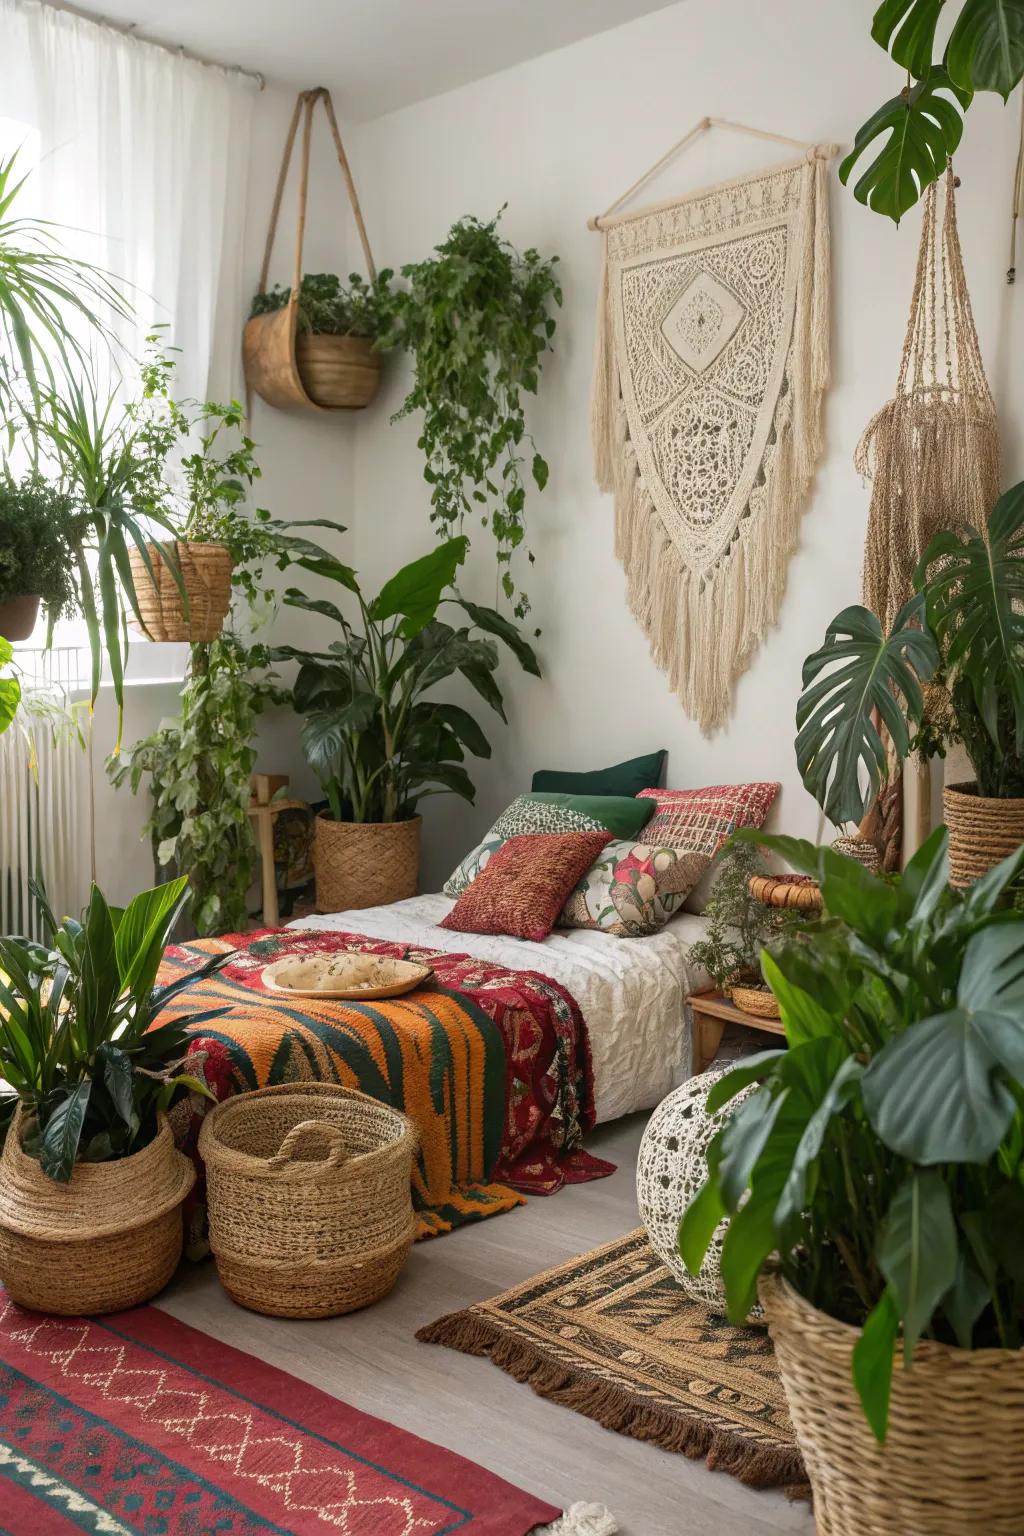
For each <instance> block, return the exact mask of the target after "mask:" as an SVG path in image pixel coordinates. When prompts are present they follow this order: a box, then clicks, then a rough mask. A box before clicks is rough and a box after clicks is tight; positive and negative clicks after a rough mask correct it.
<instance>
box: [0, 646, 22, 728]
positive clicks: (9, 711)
mask: <svg viewBox="0 0 1024 1536" xmlns="http://www.w3.org/2000/svg"><path fill="white" fill-rule="evenodd" d="M13 656H14V647H13V646H12V645H11V642H10V641H9V640H5V639H4V637H3V635H0V673H4V672H6V671H7V668H8V667H9V666H10V665H11V661H12V658H13ZM20 702H21V684H20V683H19V681H18V679H17V678H16V677H3V676H0V736H2V735H3V733H4V731H6V729H7V727H8V726H9V725H12V724H13V723H14V717H15V715H16V714H17V713H18V705H19V703H20Z"/></svg>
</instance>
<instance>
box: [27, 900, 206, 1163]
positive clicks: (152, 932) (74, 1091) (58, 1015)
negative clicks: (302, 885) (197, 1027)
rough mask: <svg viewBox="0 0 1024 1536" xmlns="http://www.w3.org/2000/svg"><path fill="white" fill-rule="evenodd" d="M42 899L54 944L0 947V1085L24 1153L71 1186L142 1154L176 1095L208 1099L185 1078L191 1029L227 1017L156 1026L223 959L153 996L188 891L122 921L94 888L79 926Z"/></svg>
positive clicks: (123, 913)
mask: <svg viewBox="0 0 1024 1536" xmlns="http://www.w3.org/2000/svg"><path fill="white" fill-rule="evenodd" d="M35 895H36V898H37V900H38V901H39V903H40V909H41V911H42V914H43V919H44V923H45V927H46V933H47V943H46V944H36V943H34V942H32V941H31V940H27V939H20V938H0V1075H2V1077H3V1078H4V1079H5V1080H6V1082H7V1083H8V1084H10V1087H11V1088H12V1089H13V1090H14V1092H15V1093H16V1094H17V1096H18V1098H19V1099H20V1101H21V1103H22V1105H23V1106H24V1107H25V1109H26V1110H27V1111H28V1112H29V1115H30V1117H31V1119H30V1124H29V1127H28V1129H27V1132H26V1135H25V1138H24V1148H25V1151H26V1152H28V1153H29V1154H30V1155H32V1156H35V1157H38V1159H39V1162H40V1166H41V1167H42V1170H43V1172H44V1173H45V1174H47V1175H48V1176H49V1177H50V1178H52V1179H56V1180H58V1181H61V1182H66V1181H67V1180H68V1179H70V1178H71V1175H72V1172H73V1171H74V1166H75V1162H76V1161H78V1160H81V1161H86V1162H105V1161H107V1160H109V1159H111V1158H117V1157H126V1156H128V1155H129V1154H130V1153H131V1152H132V1151H134V1150H136V1149H138V1148H139V1147H141V1146H144V1145H145V1144H146V1142H147V1141H149V1140H150V1139H151V1138H152V1136H153V1135H154V1134H155V1131H156V1116H157V1114H158V1112H160V1111H162V1110H165V1109H166V1108H167V1107H168V1106H169V1105H170V1103H171V1101H172V1099H173V1098H174V1096H175V1094H176V1093H178V1092H179V1091H180V1090H181V1089H183V1088H184V1089H189V1090H192V1091H194V1092H202V1093H205V1092H207V1090H206V1088H205V1086H204V1085H203V1084H202V1083H200V1082H199V1081H198V1080H197V1079H195V1078H192V1077H190V1076H188V1075H187V1074H186V1073H184V1072H183V1071H182V1070H181V1068H182V1063H183V1060H184V1057H185V1054H186V1050H187V1045H188V1028H189V1026H190V1025H194V1024H198V1023H202V1022H205V1021H206V1020H209V1019H212V1018H216V1017H219V1016H220V1015H221V1014H222V1013H224V1012H225V1009H223V1008H217V1009H213V1010H204V1011H201V1012H199V1013H196V1014H193V1015H192V1016H191V1017H184V1018H176V1019H175V1020H174V1021H173V1022H171V1023H168V1024H164V1025H159V1026H157V1027H154V1026H156V1025H157V1021H158V1020H159V1017H160V1014H161V1013H162V1012H163V1010H164V1009H165V1008H166V1007H167V1005H168V1004H169V1003H170V1002H171V1001H172V999H173V998H175V997H177V995H178V994H179V993H180V992H181V991H182V990H183V989H184V988H185V987H187V986H189V985H190V984H191V983H192V982H194V981H198V980H200V979H201V978H202V977H204V976H207V975H209V974H210V973H211V972H212V971H214V970H216V969H217V968H218V967H219V966H221V965H223V964H224V962H225V960H226V959H227V956H226V955H216V956H213V957H212V958H211V959H210V960H208V961H207V962H206V963H205V964H203V965H202V966H200V967H199V969H198V970H195V971H193V972H191V973H190V974H189V975H187V976H181V977H178V978H176V980H175V981H173V982H171V983H170V984H169V985H167V986H164V987H157V986H156V985H155V983H156V974H157V969H158V967H159V965H160V961H161V958H162V956H163V951H164V945H165V944H166V942H167V939H168V936H169V934H170V932H171V930H172V929H173V927H174V924H175V923H176V922H177V920H178V918H179V916H180V915H181V912H182V910H183V908H184V906H185V904H186V902H187V901H188V899H189V892H188V889H187V881H185V880H184V879H181V880H175V881H172V882H170V883H169V884H167V885H163V886H157V888H156V889H155V890H152V891H144V892H143V893H142V894H141V895H139V896H136V897H135V898H134V900H132V901H130V902H129V903H128V905H127V907H125V908H124V909H123V910H121V909H120V908H117V907H111V906H110V905H109V904H108V902H107V901H106V899H105V898H104V896H103V895H102V893H101V892H100V891H99V890H98V889H97V887H96V886H93V888H92V893H91V895H90V898H89V904H88V906H87V907H86V909H85V912H84V913H83V915H82V920H81V921H80V922H79V921H76V920H75V919H73V918H70V917H66V918H64V919H63V921H62V922H58V921H57V919H56V917H55V916H54V914H53V912H52V911H51V910H50V907H49V905H48V904H47V902H46V898H45V896H44V894H43V893H42V892H41V891H39V890H38V889H36V890H35Z"/></svg>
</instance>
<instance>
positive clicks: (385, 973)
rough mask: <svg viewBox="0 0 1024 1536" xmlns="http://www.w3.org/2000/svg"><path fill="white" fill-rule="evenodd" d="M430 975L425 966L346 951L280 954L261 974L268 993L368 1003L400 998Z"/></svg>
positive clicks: (430, 971) (386, 956)
mask: <svg viewBox="0 0 1024 1536" xmlns="http://www.w3.org/2000/svg"><path fill="white" fill-rule="evenodd" d="M432 975H433V971H432V970H431V968H430V966H429V965H417V964H416V963H415V962H414V961H412V960H392V959H391V958H390V956H388V955H364V954H361V953H360V952H358V951H353V950H347V951H342V952H341V953H340V954H334V955H283V956H282V957H281V959H279V960H275V961H274V963H273V965H268V966H267V967H266V968H265V970H264V971H263V973H262V980H263V985H264V986H265V987H266V989H267V991H268V992H274V993H285V994H287V995H288V996H289V997H341V998H349V999H354V1000H356V1001H359V1002H368V1001H370V1000H372V999H373V998H377V997H400V996H401V995H402V993H403V992H411V991H412V990H413V988H414V987H419V986H422V984H423V983H424V982H425V981H426V980H427V979H428V978H429V977H430V976H432Z"/></svg>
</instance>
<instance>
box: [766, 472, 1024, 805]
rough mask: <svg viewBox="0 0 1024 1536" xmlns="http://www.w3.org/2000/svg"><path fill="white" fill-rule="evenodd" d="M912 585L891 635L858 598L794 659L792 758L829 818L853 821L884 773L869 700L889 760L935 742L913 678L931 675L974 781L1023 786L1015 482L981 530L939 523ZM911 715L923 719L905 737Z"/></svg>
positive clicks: (1019, 501)
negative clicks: (943, 528)
mask: <svg viewBox="0 0 1024 1536" xmlns="http://www.w3.org/2000/svg"><path fill="white" fill-rule="evenodd" d="M915 585H916V587H917V596H916V597H915V598H913V599H912V600H911V602H910V603H908V604H907V606H906V607H905V608H904V609H903V611H902V613H900V614H899V615H897V617H896V619H895V620H894V621H893V628H892V633H891V634H890V635H889V636H885V635H883V633H882V629H881V625H880V624H879V622H878V620H877V618H876V617H875V616H874V614H872V613H870V612H869V611H868V609H866V608H860V607H854V608H846V609H844V611H843V612H842V613H841V614H840V615H839V616H838V617H837V618H836V619H834V620H833V621H832V623H831V624H830V625H829V627H828V630H827V632H826V635H825V643H824V645H823V646H822V648H821V649H820V650H819V651H815V652H814V654H813V655H812V656H809V657H808V658H807V660H806V661H805V662H804V672H803V685H804V691H803V693H802V694H801V696H800V700H799V703H798V704H797V716H796V718H797V732H798V733H797V739H796V752H797V764H798V767H799V769H800V775H801V778H802V779H803V781H804V784H805V785H806V786H807V788H808V789H809V790H810V792H811V794H812V795H814V797H815V799H816V800H817V801H818V804H819V805H820V806H821V807H822V809H823V810H824V812H825V814H826V815H827V816H828V817H829V818H830V820H832V821H833V822H835V823H836V824H837V825H841V824H842V823H843V822H846V821H860V820H861V818H862V817H863V815H864V814H865V812H866V810H867V807H868V806H869V805H870V804H871V802H872V800H873V799H874V797H875V795H876V793H877V791H878V787H879V784H880V782H881V781H882V779H883V778H884V776H885V773H886V768H887V763H886V754H885V749H884V747H883V745H882V742H881V739H880V737H879V733H878V731H877V729H876V726H875V723H874V720H873V718H872V716H873V712H874V711H875V710H877V712H878V714H879V716H880V717H881V719H882V721H883V722H884V724H885V726H886V728H887V730H888V732H889V736H890V738H891V740H892V742H893V745H894V747H895V749H896V755H897V757H898V758H899V759H903V758H904V757H906V755H907V752H908V751H909V750H910V748H911V747H912V746H915V745H918V744H923V745H925V746H926V747H927V749H928V750H935V749H936V748H937V747H938V748H939V749H941V746H942V741H943V732H942V731H938V732H937V731H936V729H935V727H934V725H931V726H929V725H927V724H925V722H924V716H925V696H924V693H923V691H922V689H921V686H920V684H921V683H922V682H927V681H929V679H931V678H932V677H933V675H934V677H935V679H936V681H937V682H939V683H941V684H942V685H943V687H944V688H945V689H946V690H947V691H948V694H949V698H950V701H951V709H952V718H951V721H950V724H949V725H948V727H946V728H945V737H946V738H948V739H955V740H959V741H962V742H963V743H964V746H965V747H966V749H967V751H968V754H969V756H970V759H971V764H972V767H973V768H974V771H975V773H976V775H977V779H978V789H979V792H980V793H981V794H982V795H987V796H992V797H995V798H1002V797H1005V796H1013V795H1015V794H1019V793H1020V792H1021V786H1022V785H1024V482H1022V483H1021V484H1019V485H1015V486H1013V487H1012V488H1011V489H1010V490H1008V491H1006V492H1005V493H1004V495H1002V496H1001V497H1000V498H999V500H998V502H997V503H996V505H995V507H994V508H993V509H992V512H991V515H990V517H989V523H988V536H987V538H986V537H984V536H983V535H982V534H980V533H976V532H975V531H974V530H973V529H972V530H968V531H967V532H966V533H964V534H957V533H952V532H948V531H947V532H944V533H939V534H937V535H936V536H935V538H934V539H933V540H932V542H931V543H930V544H929V546H928V548H927V550H926V551H925V554H924V558H923V559H922V561H921V564H920V565H919V567H918V570H917V573H916V576H915ZM921 626H923V627H921ZM837 663H839V665H838V666H837V665H836V664H837ZM911 726H913V727H922V726H924V729H923V731H922V732H921V733H920V734H919V735H918V736H917V737H912V734H911V730H910V727H911Z"/></svg>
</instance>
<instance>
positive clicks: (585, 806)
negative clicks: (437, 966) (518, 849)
mask: <svg viewBox="0 0 1024 1536" xmlns="http://www.w3.org/2000/svg"><path fill="white" fill-rule="evenodd" d="M653 810H654V808H653V807H652V806H650V805H648V803H647V802H646V801H638V800H636V799H630V798H628V797H623V796H618V795H586V796H583V795H580V796H576V795H565V794H530V795H520V796H519V797H518V799H516V800H513V802H512V804H511V805H510V806H509V807H508V809H507V810H504V811H502V813H501V815H500V816H499V817H498V819H497V821H496V822H495V823H494V826H493V827H492V828H491V830H490V831H489V832H488V834H487V836H486V837H485V838H484V840H483V842H482V843H478V844H477V846H476V847H475V848H474V849H473V850H472V852H471V853H467V855H466V857H465V858H464V859H463V860H462V862H461V864H459V866H458V867H457V868H456V869H455V870H453V871H452V873H451V874H450V875H449V877H448V879H447V880H446V881H445V884H444V894H445V895H446V896H452V897H455V898H458V897H459V896H461V895H462V893H463V891H466V890H468V889H469V887H470V886H471V885H472V883H473V881H474V880H475V879H476V877H477V875H478V874H479V873H480V871H481V870H482V869H483V868H484V866H485V865H486V863H487V861H488V859H490V858H491V856H492V855H493V854H494V853H496V852H497V850H498V849H499V848H500V847H501V845H502V843H504V842H506V841H507V840H508V839H509V838H510V837H521V836H524V835H525V834H526V833H533V834H537V833H541V832H610V833H611V834H612V836H613V837H620V838H621V837H629V838H636V837H637V836H638V835H639V833H640V831H641V829H642V828H643V827H645V826H646V824H647V822H648V821H650V819H651V816H652V814H653Z"/></svg>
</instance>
